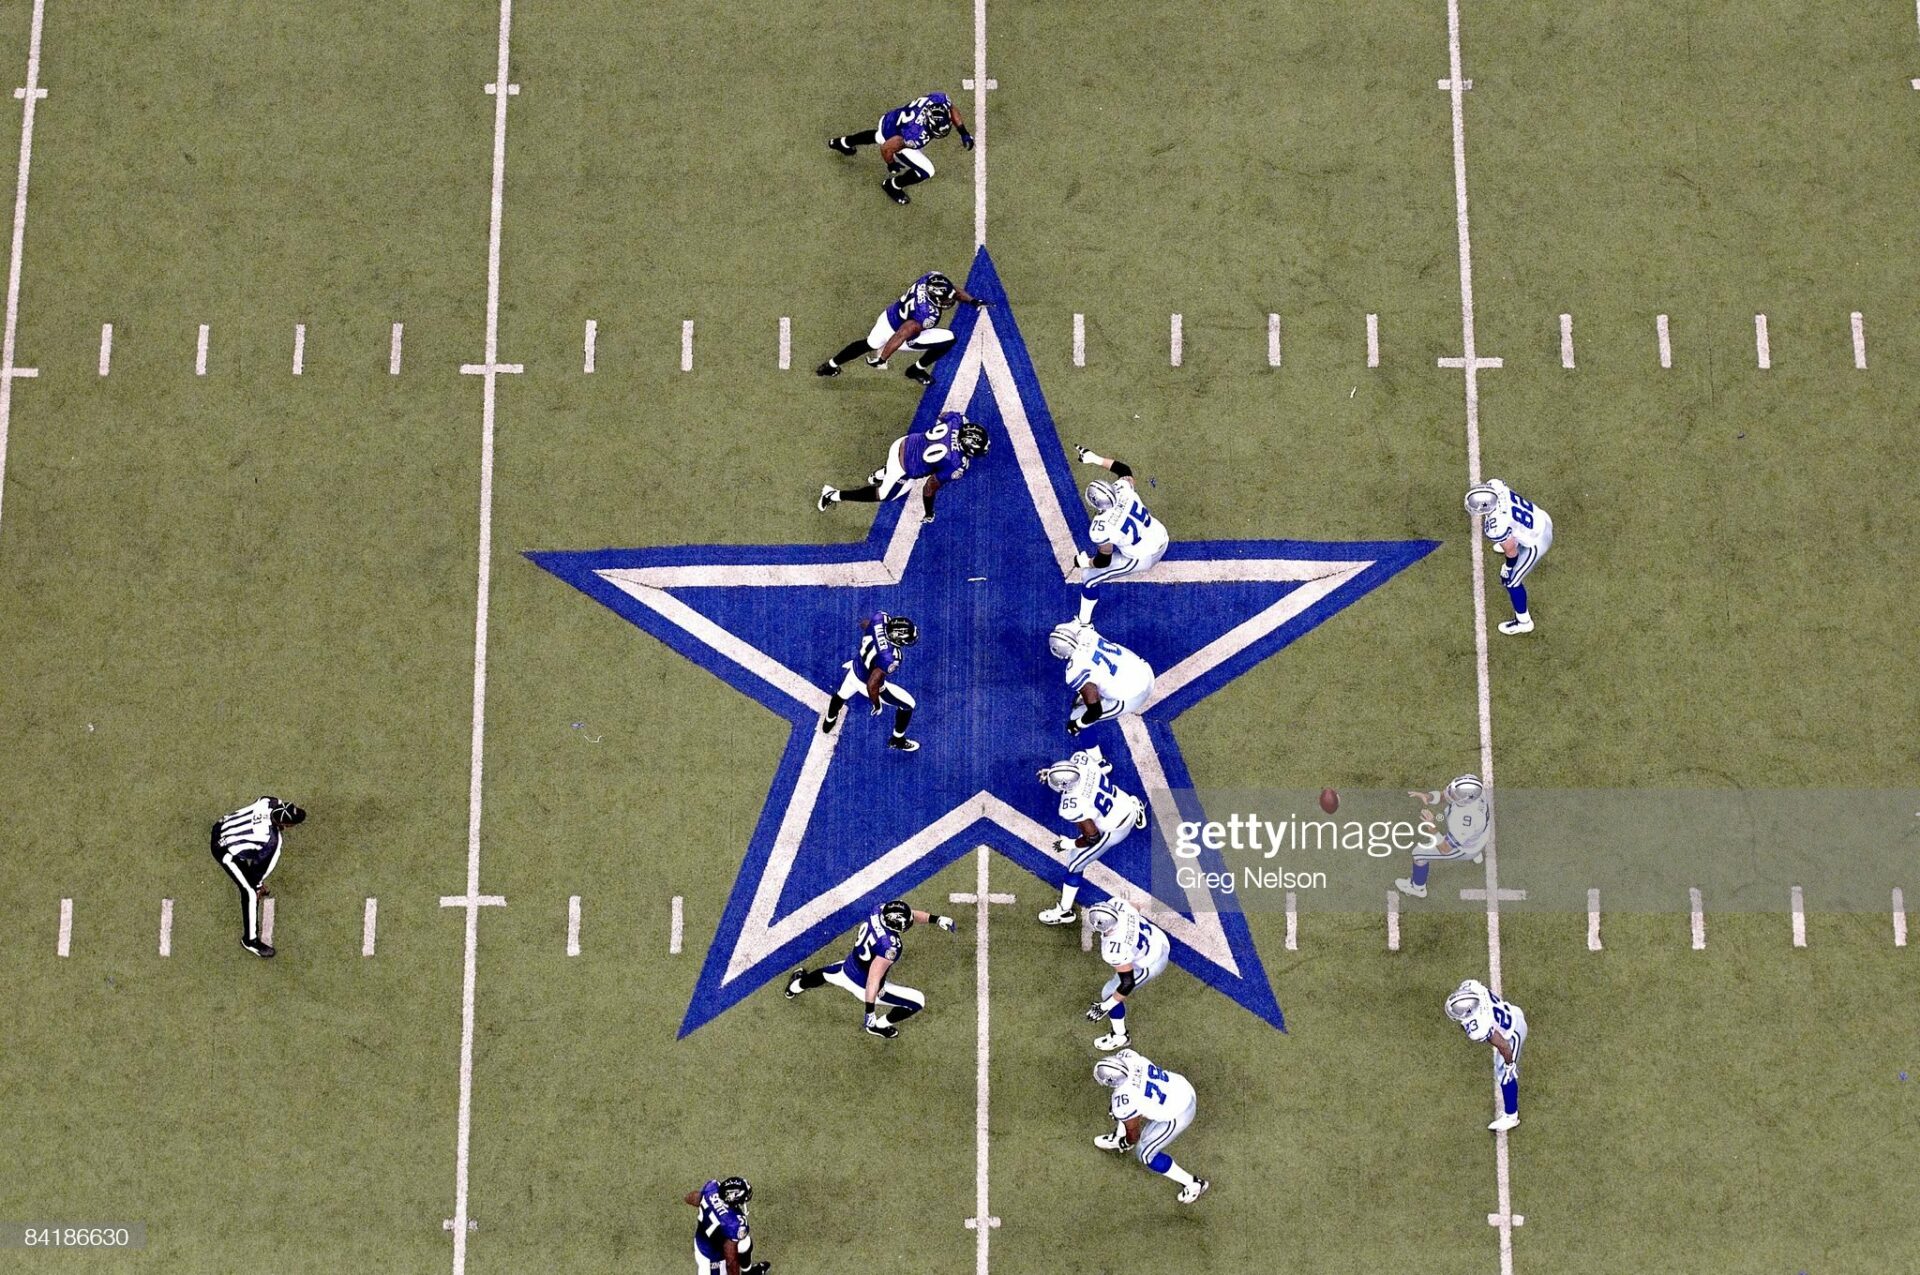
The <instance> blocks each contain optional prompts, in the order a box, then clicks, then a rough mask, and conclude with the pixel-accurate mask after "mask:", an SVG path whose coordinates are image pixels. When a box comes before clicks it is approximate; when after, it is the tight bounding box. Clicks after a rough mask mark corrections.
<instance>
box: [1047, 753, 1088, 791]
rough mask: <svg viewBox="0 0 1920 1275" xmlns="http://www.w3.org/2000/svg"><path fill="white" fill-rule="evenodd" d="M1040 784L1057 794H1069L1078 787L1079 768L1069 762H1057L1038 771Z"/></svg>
mask: <svg viewBox="0 0 1920 1275" xmlns="http://www.w3.org/2000/svg"><path fill="white" fill-rule="evenodd" d="M1040 782H1041V783H1043V784H1045V785H1046V786H1047V787H1049V788H1051V789H1053V790H1054V791H1055V792H1058V793H1069V792H1072V791H1073V790H1074V789H1075V788H1078V787H1079V786H1080V767H1078V766H1076V765H1074V764H1073V763H1072V762H1070V761H1057V762H1054V763H1053V764H1052V765H1051V766H1046V767H1043V768H1042V769H1041V771H1040Z"/></svg>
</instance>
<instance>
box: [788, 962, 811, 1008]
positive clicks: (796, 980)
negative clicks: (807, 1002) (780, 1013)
mask: <svg viewBox="0 0 1920 1275" xmlns="http://www.w3.org/2000/svg"><path fill="white" fill-rule="evenodd" d="M806 972H807V971H806V968H805V967H804V966H802V967H801V968H800V969H797V970H795V971H794V972H793V973H792V974H790V975H789V976H788V977H787V999H788V1000H790V1001H791V1000H799V999H800V993H802V992H804V991H806V990H807V989H806V988H804V987H802V986H800V976H801V975H802V974H805V973H806Z"/></svg>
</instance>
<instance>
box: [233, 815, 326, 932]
mask: <svg viewBox="0 0 1920 1275" xmlns="http://www.w3.org/2000/svg"><path fill="white" fill-rule="evenodd" d="M306 817H307V812H306V811H304V810H302V809H300V807H298V806H296V805H294V804H293V803H292V802H290V801H282V800H280V799H279V798H278V797H262V798H260V800H258V801H256V802H254V803H253V804H252V805H250V806H242V807H241V808H240V809H238V810H236V811H234V812H233V813H232V814H230V815H222V816H221V817H220V818H219V819H217V820H215V821H214V825H213V857H214V858H215V859H217V860H219V863H220V869H221V871H223V872H225V873H226V874H227V875H228V876H229V877H232V878H233V883H234V885H235V886H237V887H239V890H240V946H241V947H244V948H246V949H247V950H248V951H249V952H252V953H253V954H254V955H255V956H272V955H273V948H272V946H271V945H269V944H267V943H265V942H262V941H261V938H260V900H261V899H263V898H266V897H268V891H267V889H266V880H267V877H268V876H269V875H271V874H272V872H273V868H274V865H275V864H277V863H279V862H280V830H281V829H282V828H291V827H292V826H293V825H294V824H296V823H299V822H301V821H302V820H304V819H305V818H306Z"/></svg>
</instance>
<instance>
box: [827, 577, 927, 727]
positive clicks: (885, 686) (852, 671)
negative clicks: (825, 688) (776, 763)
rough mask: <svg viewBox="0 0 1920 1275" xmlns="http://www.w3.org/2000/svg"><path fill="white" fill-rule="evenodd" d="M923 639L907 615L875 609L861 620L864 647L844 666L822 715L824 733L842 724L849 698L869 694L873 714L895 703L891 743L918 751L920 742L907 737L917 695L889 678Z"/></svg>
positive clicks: (861, 642)
mask: <svg viewBox="0 0 1920 1275" xmlns="http://www.w3.org/2000/svg"><path fill="white" fill-rule="evenodd" d="M919 640H920V629H919V626H917V625H915V624H914V622H913V621H912V620H909V619H908V618H907V617H906V616H904V615H888V614H887V613H886V612H885V611H875V612H874V613H873V614H872V615H870V616H868V617H866V618H865V619H864V620H862V621H860V650H859V651H858V652H857V653H856V654H855V655H854V657H853V658H852V659H850V660H848V661H847V662H846V663H845V664H842V665H841V666H840V667H841V669H842V670H843V671H844V676H842V677H841V679H840V689H839V690H837V691H835V692H834V693H833V694H832V695H831V696H830V697H828V699H827V714H826V716H825V717H822V718H821V719H820V733H821V734H822V735H831V734H832V733H833V728H834V727H836V726H838V725H839V724H840V714H841V713H842V712H843V711H845V709H846V707H847V701H848V700H851V699H853V698H854V697H855V696H857V695H865V696H866V697H867V702H868V703H869V704H870V705H872V709H871V716H874V717H878V716H879V715H880V708H881V706H882V705H883V704H891V705H893V733H892V734H891V735H889V736H887V747H889V748H896V749H898V750H900V751H901V752H903V753H911V752H915V751H917V750H918V749H919V747H920V745H919V743H918V742H916V741H914V740H911V739H908V738H907V723H908V722H910V721H912V720H913V696H911V695H909V694H908V693H907V692H906V691H905V690H903V689H901V688H900V687H898V686H895V685H894V684H893V682H892V681H891V680H889V679H891V678H892V677H893V675H894V674H895V673H898V672H899V671H900V664H901V661H902V660H903V659H905V656H903V655H902V654H901V652H902V651H904V650H906V648H907V647H910V646H912V645H913V644H914V643H915V642H918V641H919Z"/></svg>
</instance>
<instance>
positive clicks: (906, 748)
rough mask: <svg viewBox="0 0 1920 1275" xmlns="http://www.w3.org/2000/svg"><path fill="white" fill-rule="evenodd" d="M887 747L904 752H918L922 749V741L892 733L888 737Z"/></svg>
mask: <svg viewBox="0 0 1920 1275" xmlns="http://www.w3.org/2000/svg"><path fill="white" fill-rule="evenodd" d="M887 747H888V748H894V749H898V750H899V751H901V752H903V753H917V752H919V751H920V741H919V740H915V739H908V738H907V737H906V736H905V735H891V736H889V737H888V738H887Z"/></svg>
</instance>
